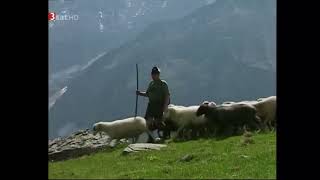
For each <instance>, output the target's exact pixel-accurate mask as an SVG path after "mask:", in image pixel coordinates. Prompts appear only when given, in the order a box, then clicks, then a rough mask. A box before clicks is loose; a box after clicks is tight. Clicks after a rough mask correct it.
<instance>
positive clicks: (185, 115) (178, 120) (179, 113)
mask: <svg viewBox="0 0 320 180" xmlns="http://www.w3.org/2000/svg"><path fill="white" fill-rule="evenodd" d="M198 108H199V106H188V107H185V106H175V105H169V106H168V108H167V110H166V111H165V112H164V116H163V117H164V122H165V123H167V122H171V123H173V124H174V125H175V127H176V128H177V134H176V135H177V136H179V135H181V133H182V132H183V131H184V130H190V129H192V130H193V132H194V131H196V130H200V129H201V128H203V127H204V126H205V124H206V123H207V119H206V118H205V117H204V116H199V117H197V116H196V112H197V110H198Z"/></svg>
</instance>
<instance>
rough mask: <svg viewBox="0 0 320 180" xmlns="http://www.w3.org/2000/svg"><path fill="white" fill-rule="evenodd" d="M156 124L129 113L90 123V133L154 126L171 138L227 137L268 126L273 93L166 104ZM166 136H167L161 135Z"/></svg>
mask: <svg viewBox="0 0 320 180" xmlns="http://www.w3.org/2000/svg"><path fill="white" fill-rule="evenodd" d="M160 124H161V125H157V126H156V128H155V127H154V124H153V123H152V122H149V121H146V120H145V119H144V118H143V117H140V116H138V117H130V118H126V119H122V120H115V121H112V122H98V123H95V124H94V125H93V132H94V134H96V133H98V132H105V133H106V134H107V135H108V136H109V137H110V139H117V140H119V139H122V138H133V140H134V141H135V140H136V139H137V138H138V137H139V135H141V134H142V133H144V132H146V133H148V134H150V133H151V131H153V130H155V129H158V134H159V136H160V133H159V132H160V131H162V132H164V133H163V134H169V135H170V132H176V135H175V136H174V137H173V138H184V139H185V138H197V137H212V136H217V137H229V136H232V135H237V134H239V133H243V131H245V130H248V128H249V130H251V131H254V130H266V129H267V128H268V129H269V130H272V128H275V125H276V96H270V97H267V98H259V99H258V100H255V101H241V102H224V103H222V104H220V105H217V104H216V103H214V102H208V101H205V102H203V103H201V104H200V105H195V106H188V107H186V106H177V105H173V104H170V105H169V106H168V108H167V110H166V111H165V112H164V115H163V121H162V123H160ZM164 138H170V137H164Z"/></svg>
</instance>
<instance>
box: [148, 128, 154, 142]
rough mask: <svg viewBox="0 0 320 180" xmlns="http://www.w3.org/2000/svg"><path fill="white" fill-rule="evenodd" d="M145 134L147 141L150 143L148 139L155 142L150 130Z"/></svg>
mask: <svg viewBox="0 0 320 180" xmlns="http://www.w3.org/2000/svg"><path fill="white" fill-rule="evenodd" d="M147 134H148V141H150V138H151V139H152V140H151V141H152V142H155V138H154V137H153V135H152V133H151V132H150V130H147Z"/></svg>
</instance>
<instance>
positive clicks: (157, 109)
mask: <svg viewBox="0 0 320 180" xmlns="http://www.w3.org/2000/svg"><path fill="white" fill-rule="evenodd" d="M162 117H163V103H150V102H149V103H148V106H147V110H146V114H145V116H144V118H145V119H146V121H147V123H148V124H151V125H150V126H149V129H150V130H151V131H153V130H155V129H158V127H157V126H158V123H160V122H161V121H162ZM150 121H151V122H150ZM152 141H153V138H152V137H151V136H150V135H149V139H148V142H152Z"/></svg>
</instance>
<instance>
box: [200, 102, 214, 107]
mask: <svg viewBox="0 0 320 180" xmlns="http://www.w3.org/2000/svg"><path fill="white" fill-rule="evenodd" d="M202 104H205V105H208V106H212V107H216V106H217V104H216V103H215V102H213V101H211V102H209V101H204V102H203V103H202Z"/></svg>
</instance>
